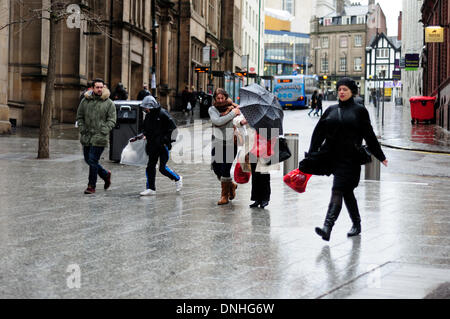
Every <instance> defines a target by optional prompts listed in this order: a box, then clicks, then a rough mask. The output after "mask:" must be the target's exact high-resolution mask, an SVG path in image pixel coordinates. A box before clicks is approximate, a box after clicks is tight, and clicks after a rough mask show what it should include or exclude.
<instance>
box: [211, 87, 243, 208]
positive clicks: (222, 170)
mask: <svg viewBox="0 0 450 319" xmlns="http://www.w3.org/2000/svg"><path fill="white" fill-rule="evenodd" d="M213 98H214V103H213V105H212V106H211V107H210V108H209V109H208V113H209V116H210V118H211V122H212V126H213V132H212V134H213V135H212V148H211V160H212V169H213V171H214V173H215V174H216V176H217V178H218V179H219V180H220V182H221V186H222V193H221V197H220V200H219V201H218V202H217V204H218V205H224V204H228V202H229V200H233V199H234V198H235V196H236V188H237V184H235V183H234V182H233V180H232V178H231V174H230V170H231V167H232V166H233V162H234V158H235V157H236V153H237V145H236V142H235V135H234V127H233V119H234V118H235V117H236V116H237V115H240V114H241V112H240V111H239V106H238V105H236V104H234V103H233V102H232V101H231V99H230V98H229V96H228V93H227V91H225V90H224V89H222V88H218V89H216V90H215V92H214V94H213Z"/></svg>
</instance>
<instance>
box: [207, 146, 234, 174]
mask: <svg viewBox="0 0 450 319" xmlns="http://www.w3.org/2000/svg"><path fill="white" fill-rule="evenodd" d="M236 154H237V146H236V144H234V145H233V144H225V143H223V145H222V149H221V150H216V148H215V147H213V148H212V150H211V157H212V169H213V171H214V173H215V174H216V176H217V178H218V179H222V177H223V178H225V179H229V178H231V173H230V171H231V167H232V166H233V162H234V159H235V157H236Z"/></svg>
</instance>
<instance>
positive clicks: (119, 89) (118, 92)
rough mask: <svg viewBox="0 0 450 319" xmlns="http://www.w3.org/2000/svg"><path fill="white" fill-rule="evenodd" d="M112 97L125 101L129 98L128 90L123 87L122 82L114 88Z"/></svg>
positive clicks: (115, 99)
mask: <svg viewBox="0 0 450 319" xmlns="http://www.w3.org/2000/svg"><path fill="white" fill-rule="evenodd" d="M112 99H113V100H114V101H117V100H121V101H122V100H123V101H125V100H128V92H127V90H125V88H124V87H123V84H122V83H118V84H117V86H116V89H115V90H114V93H113V95H112Z"/></svg>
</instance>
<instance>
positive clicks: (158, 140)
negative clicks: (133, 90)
mask: <svg viewBox="0 0 450 319" xmlns="http://www.w3.org/2000/svg"><path fill="white" fill-rule="evenodd" d="M141 107H142V108H143V109H144V112H145V113H146V115H145V119H144V124H143V134H141V135H138V136H137V137H135V138H133V139H131V140H130V142H133V141H135V140H137V139H140V138H145V139H146V140H147V144H146V148H145V151H146V152H147V155H148V164H147V169H146V171H145V172H146V175H147V185H146V189H145V190H144V191H143V192H141V193H140V195H141V196H152V195H156V185H155V179H156V164H157V163H158V160H159V172H160V173H161V174H163V175H164V176H166V177H168V178H169V179H171V180H172V181H174V182H175V189H176V191H177V192H179V191H181V188H182V187H183V177H182V176H180V175H178V174H177V173H175V172H174V171H173V170H171V169H170V168H169V167H168V166H167V162H168V161H169V157H170V152H169V151H170V150H171V149H172V142H175V140H176V139H175V136H173V132H174V131H175V129H176V128H177V126H176V124H175V121H174V119H173V118H172V117H171V116H170V114H169V113H168V112H167V111H166V110H165V109H163V108H161V105H160V104H159V103H158V102H157V101H156V100H155V98H154V97H153V96H151V95H149V96H146V97H145V98H144V100H143V101H142V104H141Z"/></svg>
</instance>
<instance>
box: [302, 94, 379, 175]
mask: <svg viewBox="0 0 450 319" xmlns="http://www.w3.org/2000/svg"><path fill="white" fill-rule="evenodd" d="M338 108H340V109H341V114H342V122H341V121H340V120H339V113H338ZM363 139H364V140H365V141H366V144H367V146H368V148H369V150H370V152H371V153H372V154H373V155H374V156H375V157H376V158H377V159H378V160H379V161H381V162H382V161H384V160H385V159H386V157H385V155H384V153H383V151H382V150H381V146H380V143H379V142H378V140H377V138H376V136H375V133H374V132H373V128H372V125H371V123H370V117H369V112H368V111H367V109H366V108H365V107H364V106H362V105H360V104H357V103H355V101H354V99H353V98H351V99H350V100H348V101H346V102H341V101H339V104H336V105H332V106H330V107H329V108H327V109H326V111H325V112H324V113H323V115H322V117H321V118H320V120H319V122H318V123H317V126H316V128H315V129H314V132H313V135H312V138H311V145H310V148H309V152H317V151H318V150H319V148H326V149H328V150H330V151H331V153H332V158H333V159H334V164H335V166H336V164H337V165H338V166H342V164H344V165H345V166H359V163H358V153H357V147H356V146H361V144H362V140H363ZM355 145H356V146H355Z"/></svg>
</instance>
